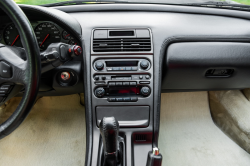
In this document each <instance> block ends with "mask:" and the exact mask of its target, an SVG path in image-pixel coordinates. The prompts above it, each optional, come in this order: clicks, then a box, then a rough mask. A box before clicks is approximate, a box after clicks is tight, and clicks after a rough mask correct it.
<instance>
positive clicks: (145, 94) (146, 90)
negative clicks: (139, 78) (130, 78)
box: [141, 86, 151, 97]
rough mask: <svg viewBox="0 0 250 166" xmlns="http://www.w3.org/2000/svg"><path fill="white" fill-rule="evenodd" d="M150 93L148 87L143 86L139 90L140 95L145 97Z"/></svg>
mask: <svg viewBox="0 0 250 166" xmlns="http://www.w3.org/2000/svg"><path fill="white" fill-rule="evenodd" d="M150 93H151V90H150V88H149V87H147V86H144V87H142V88H141V95H143V96H145V97H146V96H149V95H150Z"/></svg>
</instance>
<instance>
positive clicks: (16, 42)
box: [3, 24, 22, 47]
mask: <svg viewBox="0 0 250 166" xmlns="http://www.w3.org/2000/svg"><path fill="white" fill-rule="evenodd" d="M3 38H4V41H5V43H6V44H7V45H10V46H17V47H22V43H21V39H20V35H19V33H18V30H17V28H16V26H15V24H10V25H8V26H7V27H6V28H5V30H4V32H3Z"/></svg>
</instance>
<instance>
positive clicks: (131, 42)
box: [93, 38, 151, 52]
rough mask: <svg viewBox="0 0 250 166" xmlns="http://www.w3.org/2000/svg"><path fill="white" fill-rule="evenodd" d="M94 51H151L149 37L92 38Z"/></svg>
mask: <svg viewBox="0 0 250 166" xmlns="http://www.w3.org/2000/svg"><path fill="white" fill-rule="evenodd" d="M93 51H94V52H147V51H151V40H150V38H106V39H94V40H93Z"/></svg>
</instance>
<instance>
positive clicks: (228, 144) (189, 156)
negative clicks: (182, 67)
mask: <svg viewBox="0 0 250 166" xmlns="http://www.w3.org/2000/svg"><path fill="white" fill-rule="evenodd" d="M159 148H160V152H161V153H162V155H163V156H164V157H163V164H162V165H163V166H249V165H250V155H249V154H248V153H247V152H246V151H244V150H243V149H242V148H241V147H239V146H238V145H237V144H236V143H235V142H233V141H232V140H231V139H230V138H229V137H227V136H226V135H225V134H224V133H223V132H222V131H221V130H220V129H219V128H218V127H217V126H216V125H215V124H214V122H213V120H212V118H211V115H210V110H209V103H208V94H207V92H190V93H189V92H188V93H168V94H162V101H161V121H160V138H159Z"/></svg>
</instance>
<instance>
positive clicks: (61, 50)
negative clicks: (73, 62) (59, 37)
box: [40, 43, 82, 73]
mask: <svg viewBox="0 0 250 166" xmlns="http://www.w3.org/2000/svg"><path fill="white" fill-rule="evenodd" d="M81 54H82V48H81V47H80V46H78V45H69V44H65V43H52V44H50V45H49V46H48V48H47V49H46V50H45V51H43V52H42V53H41V54H40V55H41V63H43V64H46V65H43V66H42V73H45V72H47V71H49V70H52V69H54V68H56V67H58V66H60V65H62V64H64V63H65V62H67V61H69V60H70V59H72V58H73V57H75V56H79V55H81Z"/></svg>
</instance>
